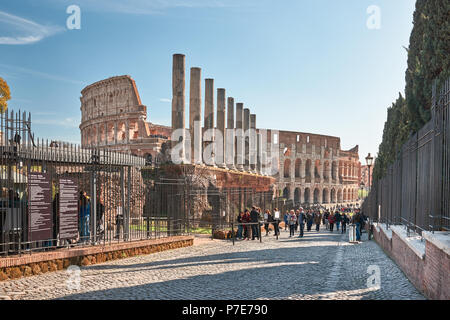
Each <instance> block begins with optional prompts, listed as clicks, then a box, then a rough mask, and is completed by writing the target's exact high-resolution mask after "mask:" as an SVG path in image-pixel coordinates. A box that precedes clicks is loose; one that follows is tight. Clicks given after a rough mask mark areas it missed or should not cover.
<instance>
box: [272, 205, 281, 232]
mask: <svg viewBox="0 0 450 320" xmlns="http://www.w3.org/2000/svg"><path fill="white" fill-rule="evenodd" d="M272 219H273V227H274V229H275V234H274V236H279V235H280V212H279V211H278V208H275V210H274V212H273V215H272Z"/></svg>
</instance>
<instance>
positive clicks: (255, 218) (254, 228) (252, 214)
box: [250, 206, 259, 240]
mask: <svg viewBox="0 0 450 320" xmlns="http://www.w3.org/2000/svg"><path fill="white" fill-rule="evenodd" d="M250 222H251V223H252V240H255V238H258V240H259V232H258V228H259V224H256V222H259V213H258V211H256V207H254V206H253V207H252V211H250Z"/></svg>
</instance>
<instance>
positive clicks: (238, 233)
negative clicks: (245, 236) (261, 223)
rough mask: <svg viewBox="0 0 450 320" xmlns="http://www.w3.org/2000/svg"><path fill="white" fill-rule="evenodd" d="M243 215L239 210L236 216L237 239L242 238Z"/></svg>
mask: <svg viewBox="0 0 450 320" xmlns="http://www.w3.org/2000/svg"><path fill="white" fill-rule="evenodd" d="M243 217H244V213H243V212H239V215H238V216H237V223H238V231H237V236H236V238H237V239H242V231H243V230H244V227H243V225H242V224H241V223H243V221H242V219H243Z"/></svg>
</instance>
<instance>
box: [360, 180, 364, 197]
mask: <svg viewBox="0 0 450 320" xmlns="http://www.w3.org/2000/svg"><path fill="white" fill-rule="evenodd" d="M359 186H360V188H361V196H360V199H361V200H362V199H364V182H362V181H361V184H360V185H359Z"/></svg>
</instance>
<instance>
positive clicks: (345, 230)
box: [341, 212, 350, 233]
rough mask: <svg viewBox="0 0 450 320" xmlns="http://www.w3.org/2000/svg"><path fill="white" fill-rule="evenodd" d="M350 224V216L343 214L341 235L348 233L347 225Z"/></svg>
mask: <svg viewBox="0 0 450 320" xmlns="http://www.w3.org/2000/svg"><path fill="white" fill-rule="evenodd" d="M349 222H350V219H349V218H348V216H347V215H346V214H345V212H344V213H342V219H341V223H342V227H341V233H346V232H347V224H348V223H349Z"/></svg>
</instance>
